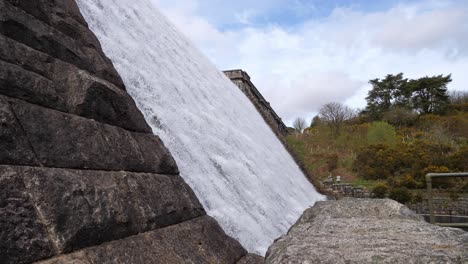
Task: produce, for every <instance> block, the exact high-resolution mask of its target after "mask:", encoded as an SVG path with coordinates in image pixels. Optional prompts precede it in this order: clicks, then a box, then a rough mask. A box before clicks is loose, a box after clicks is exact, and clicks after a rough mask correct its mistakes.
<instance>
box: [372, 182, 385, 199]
mask: <svg viewBox="0 0 468 264" xmlns="http://www.w3.org/2000/svg"><path fill="white" fill-rule="evenodd" d="M387 193H388V186H387V185H386V184H383V183H381V184H378V185H376V186H375V187H374V189H373V190H372V194H373V195H374V197H375V198H385V197H386V195H387Z"/></svg>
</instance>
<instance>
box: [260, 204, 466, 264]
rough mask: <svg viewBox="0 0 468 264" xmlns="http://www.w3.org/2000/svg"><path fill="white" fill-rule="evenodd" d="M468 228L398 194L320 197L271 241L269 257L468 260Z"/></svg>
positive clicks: (288, 260)
mask: <svg viewBox="0 0 468 264" xmlns="http://www.w3.org/2000/svg"><path fill="white" fill-rule="evenodd" d="M467 261H468V233H466V232H464V231H462V230H461V229H455V228H443V227H438V226H435V225H431V224H429V223H427V222H425V221H423V220H422V219H421V218H420V217H419V216H418V215H416V214H414V213H413V212H412V211H411V210H409V209H408V208H407V207H406V206H404V205H402V204H399V203H397V202H395V201H393V200H389V199H384V200H377V199H352V198H347V199H343V200H339V201H327V202H318V203H317V204H316V205H315V206H314V207H312V208H310V209H308V210H306V211H305V212H304V214H303V215H302V217H301V218H300V219H299V220H298V221H297V223H296V224H295V225H294V226H293V227H292V228H291V229H290V230H289V232H288V234H287V235H285V236H283V237H281V238H280V239H278V240H277V241H275V243H274V244H273V245H272V246H270V248H269V249H268V252H267V256H266V263H421V264H422V263H467Z"/></svg>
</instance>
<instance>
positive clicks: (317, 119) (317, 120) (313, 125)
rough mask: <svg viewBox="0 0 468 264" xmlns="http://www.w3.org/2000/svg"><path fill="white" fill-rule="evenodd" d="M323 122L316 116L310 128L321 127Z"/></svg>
mask: <svg viewBox="0 0 468 264" xmlns="http://www.w3.org/2000/svg"><path fill="white" fill-rule="evenodd" d="M321 122H322V120H320V117H319V116H318V115H316V116H314V118H312V121H311V122H310V127H317V126H319V125H320V123H321Z"/></svg>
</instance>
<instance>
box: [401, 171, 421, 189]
mask: <svg viewBox="0 0 468 264" xmlns="http://www.w3.org/2000/svg"><path fill="white" fill-rule="evenodd" d="M399 185H400V186H401V187H406V188H409V189H415V188H418V187H420V184H419V183H418V182H417V181H415V180H414V179H413V177H412V176H411V175H410V174H406V175H405V176H404V177H403V178H402V179H401V180H400V184H399Z"/></svg>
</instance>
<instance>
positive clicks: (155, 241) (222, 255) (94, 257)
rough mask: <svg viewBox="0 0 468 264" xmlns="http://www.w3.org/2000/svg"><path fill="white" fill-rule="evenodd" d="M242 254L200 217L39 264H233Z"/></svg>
mask: <svg viewBox="0 0 468 264" xmlns="http://www.w3.org/2000/svg"><path fill="white" fill-rule="evenodd" d="M122 249H125V250H122ZM245 254H246V252H245V249H243V248H242V247H241V246H240V244H239V243H238V242H237V241H235V240H234V239H232V238H229V237H227V236H226V234H225V233H224V231H223V230H222V229H221V228H220V227H219V225H218V224H217V223H216V221H215V220H214V219H213V218H211V217H209V216H203V217H199V218H196V219H194V220H191V221H187V222H184V223H182V224H179V225H176V226H170V227H166V228H162V229H158V230H155V231H152V232H148V233H145V234H140V235H137V236H133V237H128V238H126V239H122V240H118V241H113V242H110V243H106V244H103V245H100V246H97V247H92V248H87V249H84V250H82V251H80V252H77V253H73V254H72V255H65V256H63V257H58V258H56V259H51V260H48V261H45V262H41V264H59V263H60V264H62V263H83V264H94V263H100V264H106V263H109V264H111V263H121V264H127V263H128V264H133V263H154V264H158V263H161V264H168V263H171V264H178V263H197V264H198V263H226V264H228V263H233V264H234V263H236V261H237V260H239V259H240V258H242V256H244V255H245Z"/></svg>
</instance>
